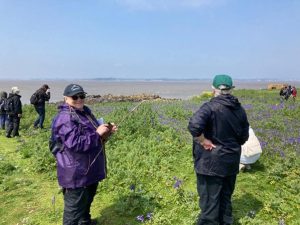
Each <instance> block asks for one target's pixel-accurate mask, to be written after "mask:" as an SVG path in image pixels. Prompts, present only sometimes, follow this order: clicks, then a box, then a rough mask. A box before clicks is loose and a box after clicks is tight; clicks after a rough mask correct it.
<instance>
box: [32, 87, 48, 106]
mask: <svg viewBox="0 0 300 225" xmlns="http://www.w3.org/2000/svg"><path fill="white" fill-rule="evenodd" d="M36 94H37V98H38V103H37V105H35V106H37V107H41V106H43V107H44V106H45V102H46V101H49V99H50V92H48V93H47V92H46V91H45V89H44V88H40V89H38V90H37V91H36Z"/></svg>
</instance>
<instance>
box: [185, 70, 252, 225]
mask: <svg viewBox="0 0 300 225" xmlns="http://www.w3.org/2000/svg"><path fill="white" fill-rule="evenodd" d="M212 88H213V94H214V97H213V98H212V99H211V100H210V101H209V102H206V103H204V104H203V105H202V106H201V107H200V109H199V110H198V111H197V112H195V113H194V115H193V116H192V117H191V119H190V121H189V125H188V129H189V131H190V133H191V134H192V136H193V157H194V169H195V172H196V176H197V190H198V194H199V196H200V201H199V203H200V208H201V213H200V214H199V218H198V222H197V225H229V224H233V216H232V205H231V196H232V194H233V191H234V188H235V182H236V176H237V174H238V172H239V164H240V155H241V145H243V144H244V143H245V142H246V141H247V139H248V137H249V123H248V119H247V115H246V112H245V110H244V109H243V107H242V106H241V103H240V102H239V101H238V99H237V98H236V97H234V96H233V95H232V89H233V88H234V86H233V85H232V79H231V77H230V76H228V75H225V74H222V75H216V76H215V77H214V80H213V84H212Z"/></svg>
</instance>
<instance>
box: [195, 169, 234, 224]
mask: <svg viewBox="0 0 300 225" xmlns="http://www.w3.org/2000/svg"><path fill="white" fill-rule="evenodd" d="M235 181H236V175H234V176H228V177H217V176H206V175H201V174H197V191H198V194H199V196H200V200H199V205H200V208H201V213H200V214H199V218H198V222H197V225H227V224H232V223H233V217H232V205H231V196H232V193H233V191H234V187H235Z"/></svg>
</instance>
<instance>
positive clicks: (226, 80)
mask: <svg viewBox="0 0 300 225" xmlns="http://www.w3.org/2000/svg"><path fill="white" fill-rule="evenodd" d="M213 86H214V87H215V88H217V89H220V90H226V89H231V88H234V86H233V85H232V79H231V77H230V76H229V75H226V74H219V75H216V76H215V77H214V80H213Z"/></svg>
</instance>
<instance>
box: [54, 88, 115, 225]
mask: <svg viewBox="0 0 300 225" xmlns="http://www.w3.org/2000/svg"><path fill="white" fill-rule="evenodd" d="M63 95H64V100H65V102H64V103H63V104H62V105H59V106H58V113H57V115H56V116H55V117H54V119H53V121H52V125H51V138H50V141H49V148H50V151H51V152H52V154H54V156H55V158H56V167H57V178H58V183H59V185H60V186H61V187H62V189H63V195H64V213H63V224H64V225H73V224H92V220H91V215H90V207H91V204H92V202H93V198H94V196H95V194H96V190H97V187H98V183H99V182H100V181H101V180H103V179H105V178H106V156H105V147H104V143H105V141H106V140H107V138H108V137H109V136H110V135H111V134H112V133H114V132H115V131H116V130H117V127H116V126H115V125H114V124H113V123H112V124H110V123H109V124H102V125H100V124H99V123H98V121H97V119H96V118H95V116H94V115H93V114H92V112H91V110H90V108H88V107H87V106H86V105H85V104H84V101H85V100H84V99H85V97H86V93H85V91H84V90H83V88H82V87H81V86H80V85H78V84H70V85H68V86H66V88H65V90H64V93H63Z"/></svg>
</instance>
